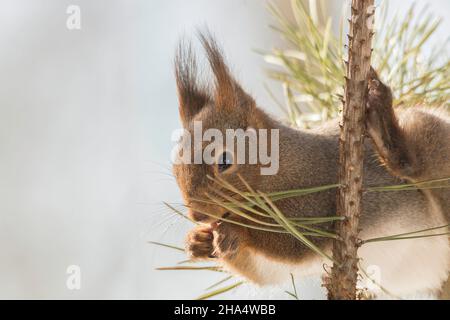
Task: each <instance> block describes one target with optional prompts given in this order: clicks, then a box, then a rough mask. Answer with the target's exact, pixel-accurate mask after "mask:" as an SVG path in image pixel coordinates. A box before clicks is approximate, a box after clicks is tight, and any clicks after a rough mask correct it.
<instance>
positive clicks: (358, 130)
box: [325, 0, 375, 300]
mask: <svg viewBox="0 0 450 320" xmlns="http://www.w3.org/2000/svg"><path fill="white" fill-rule="evenodd" d="M374 10H375V8H374V0H352V10H351V19H350V20H349V22H350V30H349V35H348V62H347V63H346V65H347V70H346V77H345V99H344V109H343V117H342V122H341V124H340V125H341V134H340V142H339V144H340V145H339V148H340V156H339V162H340V169H339V183H340V184H341V185H342V187H340V188H339V190H338V196H337V214H338V215H339V216H344V217H345V218H346V219H345V220H343V221H342V222H339V223H337V224H336V232H337V234H338V235H339V236H340V238H341V239H342V240H341V241H335V242H334V245H333V259H334V264H333V267H332V269H331V277H330V278H329V279H328V280H327V283H326V284H325V285H326V287H327V289H328V299H333V300H354V299H356V297H357V293H356V281H357V274H358V256H357V250H358V247H359V238H358V233H359V230H358V222H359V217H360V214H361V211H362V207H361V205H362V202H361V198H362V185H363V140H364V131H365V110H366V99H367V76H368V73H369V69H370V59H371V52H372V47H371V46H372V35H373V29H372V24H373V14H374Z"/></svg>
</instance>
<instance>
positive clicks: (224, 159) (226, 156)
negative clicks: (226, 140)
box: [217, 151, 233, 172]
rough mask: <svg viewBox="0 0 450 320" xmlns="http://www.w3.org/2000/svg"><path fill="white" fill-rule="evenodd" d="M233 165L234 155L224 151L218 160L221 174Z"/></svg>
mask: <svg viewBox="0 0 450 320" xmlns="http://www.w3.org/2000/svg"><path fill="white" fill-rule="evenodd" d="M232 165H233V155H232V154H231V152H229V151H224V152H223V153H222V154H221V155H220V156H219V158H218V159H217V168H218V169H219V172H224V171H225V170H227V169H228V168H230V167H231V166H232Z"/></svg>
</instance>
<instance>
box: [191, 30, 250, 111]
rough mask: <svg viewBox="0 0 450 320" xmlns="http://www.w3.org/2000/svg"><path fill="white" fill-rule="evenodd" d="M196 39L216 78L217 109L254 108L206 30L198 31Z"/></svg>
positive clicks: (215, 100) (215, 99)
mask: <svg viewBox="0 0 450 320" xmlns="http://www.w3.org/2000/svg"><path fill="white" fill-rule="evenodd" d="M198 37H199V39H200V41H201V43H202V45H203V48H204V49H205V51H206V56H207V58H208V61H209V64H210V66H211V69H212V71H213V73H214V76H215V78H216V81H215V84H216V86H215V97H214V102H215V105H216V106H217V107H218V108H230V109H234V108H236V107H238V106H242V105H246V106H254V101H253V98H252V97H251V96H250V95H248V94H247V93H246V92H245V91H244V90H243V89H242V88H241V86H240V85H239V84H238V83H237V82H236V80H235V79H234V78H233V76H232V75H231V74H230V71H229V69H228V67H227V65H226V63H225V61H224V58H223V55H222V53H221V50H220V48H219V46H218V45H217V42H216V41H215V39H214V37H213V36H212V35H211V33H210V32H209V31H208V30H207V31H206V32H200V31H199V32H198ZM230 111H231V110H230Z"/></svg>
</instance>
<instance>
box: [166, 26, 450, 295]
mask: <svg viewBox="0 0 450 320" xmlns="http://www.w3.org/2000/svg"><path fill="white" fill-rule="evenodd" d="M199 38H200V41H201V43H202V45H203V48H204V50H205V52H206V56H207V58H208V61H209V65H210V67H211V70H212V73H213V74H214V78H215V80H214V85H213V86H212V87H208V86H202V84H201V83H199V80H198V77H197V65H196V59H195V56H194V53H193V52H192V50H191V49H190V46H189V45H187V44H186V43H181V44H180V46H179V48H178V51H177V54H176V57H175V76H176V83H177V90H178V97H179V112H180V118H181V122H182V124H183V128H184V130H186V132H191V133H192V131H193V126H194V122H196V121H198V122H201V123H202V128H203V129H202V130H207V129H209V128H215V129H218V130H220V131H221V132H225V130H226V129H230V128H231V129H243V130H248V129H255V130H258V129H268V130H272V129H278V130H279V169H278V172H277V173H276V174H273V175H262V174H261V172H260V167H261V164H259V163H256V164H245V163H244V164H236V163H233V161H232V160H233V159H231V161H229V162H227V163H226V164H224V162H223V161H219V160H218V161H216V163H212V164H205V163H202V164H183V163H178V164H175V165H174V166H173V172H174V175H175V177H176V180H177V183H178V186H179V188H180V189H181V192H182V195H183V198H184V203H185V205H186V206H187V207H188V215H189V217H190V218H192V219H193V220H195V221H197V222H199V223H200V224H199V226H197V227H195V228H194V229H193V230H191V232H189V234H188V236H187V240H186V251H187V253H188V255H189V256H190V258H192V259H195V260H210V259H213V260H215V261H217V262H218V263H219V264H220V265H222V266H223V267H224V268H226V269H227V270H229V271H230V272H232V273H235V274H238V275H240V276H242V277H244V278H246V279H248V280H249V281H251V282H254V283H256V284H260V285H265V284H277V283H281V282H283V281H285V280H287V279H289V277H290V274H291V273H292V274H293V275H294V276H300V277H301V276H307V275H312V274H323V272H324V268H323V265H324V264H328V265H330V262H329V261H326V260H324V258H322V257H321V256H319V255H318V254H316V253H315V252H313V251H312V250H310V249H308V248H307V247H306V246H305V245H303V244H302V243H301V242H300V241H298V240H297V239H296V238H294V237H293V236H292V235H290V234H286V233H271V232H264V231H260V230H255V229H251V228H246V227H243V226H240V225H236V224H231V223H227V222H224V221H220V219H221V218H222V217H224V216H225V217H227V218H228V219H234V220H236V221H240V220H242V219H243V218H242V217H240V216H237V215H235V214H232V213H230V212H228V211H227V210H226V209H224V208H222V207H220V206H218V205H214V204H209V203H202V202H198V201H195V199H200V198H202V197H204V195H205V192H207V191H208V190H210V189H211V187H212V185H213V183H214V182H213V181H212V180H211V179H209V178H208V176H211V177H220V178H221V179H224V180H226V181H227V182H229V183H230V184H232V185H234V186H235V187H236V188H238V189H240V190H246V189H245V185H244V184H243V182H242V180H241V179H240V178H239V176H238V175H240V176H241V177H242V178H243V179H245V181H247V183H248V184H249V185H250V186H251V187H252V188H253V189H255V190H260V191H262V192H274V191H286V190H291V189H299V188H306V187H314V186H322V185H330V184H335V183H336V181H337V171H338V158H339V157H338V149H339V148H338V145H339V142H338V139H339V125H338V121H337V120H334V121H330V122H327V123H325V124H323V125H321V126H320V127H318V128H314V129H311V130H298V129H294V128H292V127H290V126H288V125H285V124H283V123H281V122H280V121H277V120H276V119H274V118H273V117H272V116H270V115H268V114H267V113H266V112H264V111H263V110H262V109H260V108H259V107H258V106H257V105H256V103H255V100H254V99H253V98H252V97H251V96H250V95H249V94H248V93H247V92H245V90H244V89H243V88H242V87H241V86H240V85H239V83H238V82H237V81H236V80H235V78H234V77H233V76H232V74H231V73H230V70H229V68H228V67H227V65H226V63H225V60H224V58H223V55H222V53H221V50H220V48H219V46H218V45H217V43H216V41H215V40H214V38H213V37H212V36H210V35H205V34H200V36H199ZM367 90H368V92H367V93H368V103H367V117H366V127H367V134H368V136H369V137H370V139H365V144H364V147H365V159H364V185H365V186H384V185H396V184H400V183H403V182H405V181H406V182H418V181H426V180H431V179H438V178H446V177H450V117H449V115H448V113H446V111H445V110H437V109H434V110H432V109H427V108H425V107H419V106H417V107H415V106H411V107H408V108H401V109H400V108H399V109H396V110H394V108H393V105H392V94H391V90H390V89H389V87H387V86H386V85H385V84H383V83H382V82H381V81H380V80H379V78H378V76H377V73H376V72H375V71H374V70H373V69H371V71H370V75H369V80H368V88H367ZM226 156H228V155H224V154H222V155H219V156H218V159H222V160H223V159H224V158H225V157H226ZM224 192H225V190H224ZM276 205H277V207H278V208H279V209H280V210H281V211H282V212H283V214H284V215H286V216H287V217H314V216H334V215H335V213H336V190H327V191H323V192H319V193H313V194H309V195H306V196H301V197H295V198H289V199H284V200H279V201H277V202H276ZM200 211H202V212H206V211H207V212H212V213H214V216H215V218H212V217H211V216H208V215H205V214H202V213H201V212H200ZM249 214H251V213H249ZM449 219H450V189H448V188H442V189H429V190H410V191H398V192H368V193H364V194H363V213H362V215H361V218H360V227H361V233H360V237H361V238H362V239H367V238H374V237H382V236H388V235H393V234H400V233H405V232H411V231H417V230H422V229H426V228H431V227H436V226H442V225H446V224H448V223H449ZM329 228H330V230H332V226H329ZM446 231H447V229H444V230H442V229H441V230H439V231H437V232H446ZM310 240H311V241H312V242H314V244H315V245H317V246H318V247H320V248H321V249H322V250H323V251H325V252H327V253H329V254H331V244H332V240H331V239H329V238H315V237H312V238H311V239H310ZM359 256H360V258H361V267H362V268H366V267H367V266H370V265H376V266H377V267H379V270H380V279H379V280H380V283H379V285H380V286H382V287H383V288H385V289H386V290H388V291H389V292H391V293H392V294H395V295H409V294H415V293H418V292H422V293H438V292H439V290H440V289H441V286H442V284H443V283H444V282H445V280H446V279H447V277H448V275H449V271H450V246H449V240H448V237H446V236H439V237H429V238H422V239H411V240H399V241H389V242H376V243H368V244H366V245H364V246H362V247H361V249H360V250H359Z"/></svg>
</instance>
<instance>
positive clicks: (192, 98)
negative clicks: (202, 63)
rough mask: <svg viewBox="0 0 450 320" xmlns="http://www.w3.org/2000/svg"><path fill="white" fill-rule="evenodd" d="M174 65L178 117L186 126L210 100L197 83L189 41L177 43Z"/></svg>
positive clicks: (193, 57)
mask: <svg viewBox="0 0 450 320" xmlns="http://www.w3.org/2000/svg"><path fill="white" fill-rule="evenodd" d="M174 64H175V78H176V82H177V91H178V100H179V104H180V106H179V110H180V117H181V121H182V122H183V124H186V123H188V122H189V121H190V120H191V119H192V118H193V117H194V116H195V115H196V114H197V113H198V112H199V111H200V110H201V109H202V108H203V107H204V106H205V104H207V103H208V102H209V100H210V98H209V96H208V95H207V94H206V92H205V90H204V89H203V88H200V87H199V85H198V83H197V62H196V59H195V55H194V52H193V50H192V46H191V43H190V42H189V41H184V40H181V41H180V42H179V44H178V49H177V52H176V55H175V60H174Z"/></svg>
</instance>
